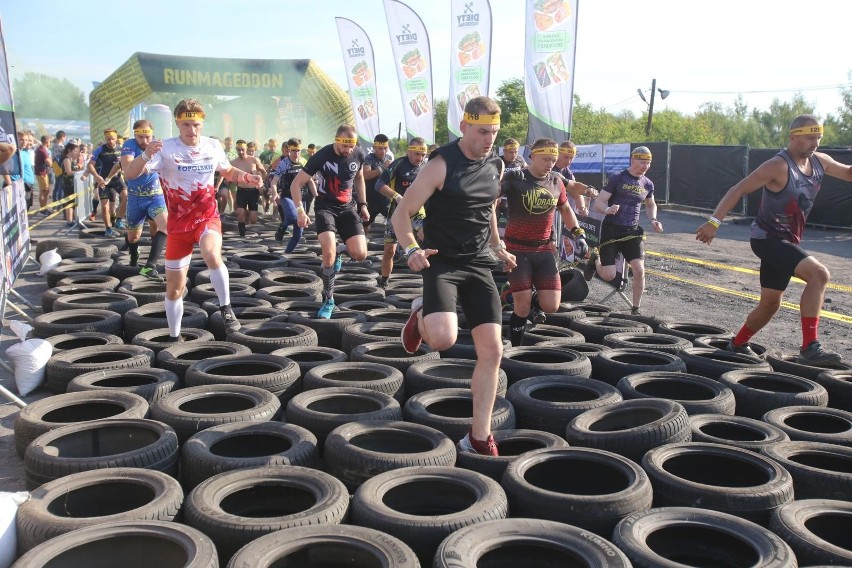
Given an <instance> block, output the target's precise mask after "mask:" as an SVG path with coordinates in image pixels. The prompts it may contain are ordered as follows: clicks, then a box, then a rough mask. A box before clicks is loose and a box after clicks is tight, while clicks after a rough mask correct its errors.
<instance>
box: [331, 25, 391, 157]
mask: <svg viewBox="0 0 852 568" xmlns="http://www.w3.org/2000/svg"><path fill="white" fill-rule="evenodd" d="M334 21H335V22H336V23H337V35H338V36H339V37H340V49H341V51H342V52H343V66H344V68H345V71H346V80H347V81H348V82H349V100H350V101H351V102H352V112H353V113H354V114H355V128H356V129H357V130H358V137H359V138H361V139H362V140H363V141H364V142H363V143H364V144H367V145H369V144H372V143H373V138H375V136H376V134H379V132H380V130H379V112H378V108H379V102H378V99H377V98H376V63H375V58H374V57H373V44H372V43H370V38H369V37H367V32H365V31H364V30H363V28H361V26H359V25H358V24H356V23H355V22H353V21H352V20H348V19H346V18H335V19H334Z"/></svg>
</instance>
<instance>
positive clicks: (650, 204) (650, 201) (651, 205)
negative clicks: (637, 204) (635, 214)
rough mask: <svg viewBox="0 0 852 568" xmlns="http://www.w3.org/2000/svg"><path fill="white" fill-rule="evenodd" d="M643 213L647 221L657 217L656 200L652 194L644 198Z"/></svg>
mask: <svg viewBox="0 0 852 568" xmlns="http://www.w3.org/2000/svg"><path fill="white" fill-rule="evenodd" d="M645 215H647V216H648V220H649V221H653V220H654V219H656V218H657V202H656V201H654V196H653V195H652V196H650V197H648V198H647V199H645Z"/></svg>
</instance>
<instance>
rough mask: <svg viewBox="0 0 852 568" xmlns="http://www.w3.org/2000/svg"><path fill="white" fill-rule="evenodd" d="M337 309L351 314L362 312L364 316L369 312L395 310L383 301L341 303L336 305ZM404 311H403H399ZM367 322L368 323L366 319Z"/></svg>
mask: <svg viewBox="0 0 852 568" xmlns="http://www.w3.org/2000/svg"><path fill="white" fill-rule="evenodd" d="M337 307H338V308H340V309H341V310H352V311H353V312H362V313H364V314H365V315H366V313H367V312H369V311H371V310H386V309H391V310H395V309H396V308H394V307H393V306H391V305H390V304H388V303H387V302H385V301H384V300H382V301H378V300H352V301H350V302H342V303H340V304H337ZM401 311H405V310H401ZM367 321H370V320H369V318H367Z"/></svg>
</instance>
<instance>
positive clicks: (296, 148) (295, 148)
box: [287, 146, 302, 152]
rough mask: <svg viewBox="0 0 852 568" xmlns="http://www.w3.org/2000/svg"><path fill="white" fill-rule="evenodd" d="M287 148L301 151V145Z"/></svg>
mask: <svg viewBox="0 0 852 568" xmlns="http://www.w3.org/2000/svg"><path fill="white" fill-rule="evenodd" d="M287 149H288V150H291V151H296V152H301V151H302V147H301V146H287Z"/></svg>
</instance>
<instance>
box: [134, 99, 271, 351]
mask: <svg viewBox="0 0 852 568" xmlns="http://www.w3.org/2000/svg"><path fill="white" fill-rule="evenodd" d="M174 115H175V123H176V124H177V127H178V131H179V133H180V134H179V136H177V137H176V138H169V139H167V140H152V141H151V142H150V143H149V144H148V146H147V147H146V148H145V151H144V152H142V153H141V154H139V155H138V156H137V157H136V158H135V159H134V160H133V161H132V162H130V164H128V165H127V167H126V169H125V171H126V172H127V177H128V178H130V179H133V178H136V177H138V176H140V175H141V174H142V173H144V172H145V171H146V170H147V171H149V172H156V173H158V174H159V175H160V182H161V184H162V187H163V190H164V191H165V193H166V203H167V205H168V211H169V218H168V233H169V238H168V242H167V243H166V301H165V304H166V318H167V319H168V323H169V336H170V338H171V341H182V339H181V334H180V328H181V318H182V317H183V293H184V288H185V286H186V275H187V272H188V271H189V263H190V261H191V260H192V249H193V247H194V246H195V244H196V243H197V244H198V248H199V249H200V250H201V256H202V257H203V258H204V262H205V263H206V264H207V268H209V269H210V282H211V283H212V284H213V289H214V290H215V291H216V296H217V298H218V301H219V306H220V307H219V313H220V314H221V315H222V318H223V319H224V321H225V329H226V330H227V331H228V332H229V333H231V332H234V331H237V330H239V329H240V322H239V321H238V320H237V316H236V315H235V314H234V310H232V309H231V294H230V289H229V278H228V269H227V268H226V267H225V265H224V263H223V262H222V223H221V221H220V220H219V209H218V207H217V204H216V191H215V188H214V185H213V183H214V182H213V174H214V172H216V171H218V172H220V173H221V174H222V177H223V178H224V179H225V180H226V181H230V182H234V183H240V184H242V185H243V186H244V187H249V186H255V187H260V186H261V185H262V184H263V178H262V177H261V176H259V175H255V174H250V173H247V172H244V171H242V170H239V169H237V168H235V167H233V166H232V165H231V163H230V162H229V161H228V158H227V156H225V151H224V150H223V149H222V145H221V144H219V141H218V140H213V139H211V138H208V137H207V136H202V135H201V129H202V128H203V126H204V118H205V117H204V105H203V104H201V103H200V102H198V101H197V100H195V99H185V100H183V101H181V102H179V103H178V105H177V106H176V107H175V111H174Z"/></svg>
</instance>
